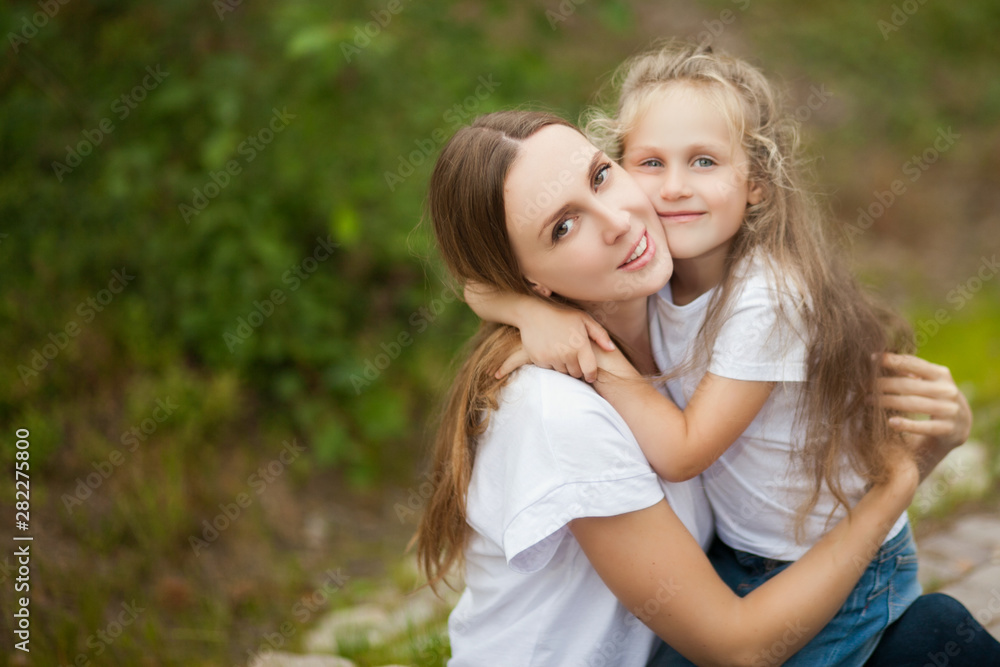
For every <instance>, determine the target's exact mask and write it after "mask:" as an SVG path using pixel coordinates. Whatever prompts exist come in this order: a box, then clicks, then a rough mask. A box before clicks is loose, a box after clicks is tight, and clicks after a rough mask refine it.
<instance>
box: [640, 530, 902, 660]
mask: <svg viewBox="0 0 1000 667" xmlns="http://www.w3.org/2000/svg"><path fill="white" fill-rule="evenodd" d="M708 557H709V560H711V561H712V565H713V566H715V569H716V572H718V574H719V576H720V577H721V578H722V580H723V581H725V582H726V584H728V585H729V587H730V588H732V589H733V590H734V591H735V592H736V593H737V595H739V596H740V597H743V596H745V595H746V594H747V593H749V592H750V591H752V590H754V589H755V588H757V587H758V586H760V585H761V584H763V583H764V582H765V581H767V580H768V579H770V578H771V577H773V576H775V575H776V574H778V573H779V572H781V571H782V570H784V569H785V568H787V567H788V566H789V565H791V563H790V562H788V561H779V560H774V559H771V558H764V557H762V556H756V555H754V554H750V553H747V552H745V551H736V550H734V549H731V548H730V547H728V546H727V545H725V544H723V543H722V542H721V541H720V540H719V539H718V538H716V540H715V541H714V542H713V543H712V546H711V548H710V549H709V551H708ZM920 591H921V589H920V583H919V581H918V580H917V553H916V547H915V545H914V542H913V536H912V534H911V533H910V527H909V526H907V527H906V528H904V529H903V530H902V531H900V533H899V535H896V536H895V537H894V538H892V539H891V540H890V541H889V542H887V543H886V544H884V545H882V548H881V549H880V550H879V552H878V554H877V555H876V556H875V558H874V559H873V560H872V562H871V563H870V564H869V565H868V566H867V568H866V569H865V572H864V574H862V575H861V579H860V580H859V581H858V584H857V585H856V586H855V587H854V590H853V591H852V592H851V594H850V596H848V598H847V601H846V602H845V603H844V605H843V606H842V607H841V608H840V611H839V612H837V615H836V616H834V618H833V620H831V621H830V623H829V624H828V625H827V626H826V627H825V628H823V629H822V630H820V631H819V634H817V635H816V637H814V638H813V639H812V641H810V642H809V643H808V644H806V645H805V646H804V647H802V649H801V650H800V651H799V652H798V653H796V654H795V655H793V656H792V657H790V658H788V660H787V661H786V662H785V663H784V664H785V665H795V666H799V667H803V666H804V667H813V666H815V665H824V666H833V665H837V666H840V667H861V665H864V664H865V661H866V660H867V659H868V657H869V656H870V655H871V654H872V652H873V651H874V650H875V647H876V646H877V645H878V642H879V639H880V638H881V637H882V633H883V632H884V631H885V629H886V627H887V626H888V625H889V624H890V623H892V622H893V621H895V620H896V619H898V618H899V617H900V616H901V615H902V614H903V612H905V611H906V609H907V607H909V606H910V604H912V603H913V601H914V600H916V599H917V598H918V597H919V596H920ZM804 631H805V629H804V628H801V627H799V626H798V625H797V624H796V623H795V621H790V622H789V623H788V632H789V633H791V635H795V633H797V632H804ZM766 653H767V654H766V655H763V654H762V655H761V656H760V657H761V660H760V663H761V664H774V662H776V661H778V660H780V659H783V658H785V657H786V655H787V644H785V643H784V642H782V641H777V642H775V645H774V646H773V647H771V649H770V650H769V651H768V652H766ZM649 664H650V665H656V667H667V666H674V665H677V666H680V665H685V666H686V665H691V664H693V663H691V662H689V661H687V660H686V659H684V658H682V657H681V656H680V655H679V654H677V653H676V652H675V651H673V650H672V649H670V648H669V647H667V646H666V645H665V644H664V645H663V646H661V647H660V648H659V649H658V650H657V651H656V652H655V653H654V655H653V657H652V658H651V659H650V663H649Z"/></svg>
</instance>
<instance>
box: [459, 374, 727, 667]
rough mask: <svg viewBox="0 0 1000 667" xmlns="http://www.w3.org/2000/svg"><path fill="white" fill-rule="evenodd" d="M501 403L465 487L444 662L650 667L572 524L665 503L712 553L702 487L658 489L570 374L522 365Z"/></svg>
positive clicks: (603, 406)
mask: <svg viewBox="0 0 1000 667" xmlns="http://www.w3.org/2000/svg"><path fill="white" fill-rule="evenodd" d="M501 398H502V400H501V403H500V406H499V408H498V409H497V410H496V411H495V412H493V413H492V414H491V415H490V422H489V426H488V428H487V431H486V433H485V434H484V435H483V436H482V438H481V439H480V442H479V445H478V448H477V450H476V459H475V464H474V466H473V470H472V479H471V482H470V484H469V493H468V502H467V511H468V522H469V524H470V525H471V526H472V529H473V532H472V534H471V536H470V540H469V543H468V546H467V548H466V552H465V558H466V571H465V585H466V588H465V591H464V592H463V593H462V596H461V598H460V599H459V602H458V605H457V606H456V607H455V609H454V611H453V612H452V614H451V617H450V618H449V621H448V631H449V634H450V637H451V650H452V658H451V661H450V662H449V663H448V664H449V665H451V666H452V667H465V666H467V665H487V666H490V667H492V666H493V665H518V666H521V665H546V666H558V665H565V666H566V667H584V666H586V665H616V666H618V665H620V666H624V667H628V666H631V665H636V666H638V665H645V664H646V661H647V660H648V659H649V654H650V650H651V648H652V646H653V640H654V635H653V633H652V631H651V630H649V629H648V628H647V627H646V626H645V625H644V624H643V623H642V622H641V621H639V620H638V619H637V618H636V617H635V616H634V615H633V614H632V613H630V612H629V610H626V609H625V608H624V607H623V606H622V605H621V603H620V602H619V601H618V599H617V598H615V596H614V595H613V594H612V593H611V591H610V590H608V588H607V587H606V586H605V585H604V582H602V581H601V578H600V577H599V576H598V575H597V572H596V571H595V570H594V568H593V567H592V566H591V564H590V561H588V560H587V556H586V554H584V552H583V550H582V549H581V548H580V545H579V543H578V542H577V541H576V539H575V538H574V537H573V534H572V533H571V532H570V530H569V527H568V524H569V522H570V521H572V520H573V519H576V518H581V517H593V516H616V515H618V514H624V513H626V512H633V511H636V510H640V509H644V508H646V507H650V506H652V505H654V504H656V503H657V502H659V501H660V500H662V499H663V498H664V496H666V498H667V500H668V501H669V502H670V505H671V507H672V508H673V510H674V512H676V513H677V515H678V517H679V518H680V519H681V521H683V523H684V525H685V526H687V528H688V530H689V531H691V532H692V534H693V535H694V536H695V538H696V539H697V540H698V542H699V543H700V544H701V545H702V548H704V549H707V547H708V544H709V542H710V540H711V538H712V515H711V510H710V509H709V506H708V501H707V499H706V498H705V494H704V490H703V488H702V486H701V480H700V479H699V478H696V479H694V480H691V481H689V482H685V483H683V484H667V483H665V482H661V480H660V479H659V478H658V477H657V476H656V474H655V473H654V472H653V471H652V469H651V468H650V467H649V463H648V462H647V461H646V459H645V457H644V456H643V454H642V450H640V449H639V445H638V443H637V442H636V441H635V438H633V436H632V433H631V431H629V429H628V427H627V426H626V425H625V422H624V421H623V420H622V418H621V417H620V416H619V415H618V413H617V412H615V411H614V409H613V408H612V407H611V405H610V404H609V403H608V402H607V401H605V400H604V399H603V398H601V397H600V396H599V395H598V394H597V392H596V391H594V389H593V388H592V387H590V385H588V384H586V383H584V382H582V381H580V380H576V379H574V378H572V377H569V376H568V375H563V374H561V373H557V372H555V371H550V370H543V369H539V368H536V367H534V366H524V367H522V368H521V369H520V370H518V371H517V373H516V374H515V375H514V377H513V378H511V380H510V382H509V383H508V385H507V387H505V388H504V390H503V393H502V396H501ZM650 595H651V599H655V595H656V591H650Z"/></svg>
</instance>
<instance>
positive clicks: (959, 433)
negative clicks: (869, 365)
mask: <svg viewBox="0 0 1000 667" xmlns="http://www.w3.org/2000/svg"><path fill="white" fill-rule="evenodd" d="M882 366H883V367H884V368H886V369H887V370H889V371H891V372H892V373H893V375H892V376H887V377H882V378H880V379H879V380H878V389H879V394H880V396H881V399H882V405H883V406H884V407H886V408H890V409H892V410H898V411H900V412H903V413H909V414H914V415H926V416H927V417H929V418H928V419H922V420H918V419H911V418H908V417H901V416H895V417H891V418H890V419H889V426H890V427H892V428H893V429H894V430H896V431H899V432H900V433H904V434H907V435H908V436H910V437H909V439H908V442H909V443H910V444H911V446H912V447H913V448H914V450H915V451H914V454H915V455H916V456H917V458H918V461H919V462H920V467H921V473H922V474H923V475H926V474H927V473H928V472H930V470H931V469H933V468H934V466H935V465H937V464H938V463H939V462H940V461H941V459H943V458H944V456H945V455H946V454H947V453H948V452H950V451H951V450H952V449H955V448H956V447H958V446H959V445H961V444H962V443H964V442H965V441H966V440H967V439H968V438H969V431H970V429H971V428H972V409H971V408H969V402H968V401H967V400H965V396H964V395H963V394H962V392H961V391H960V390H959V389H958V385H956V384H955V380H953V379H952V377H951V371H949V370H948V368H947V367H946V366H938V365H937V364H932V363H930V362H929V361H924V360H923V359H920V358H918V357H914V356H912V355H908V354H884V355H882ZM914 436H915V437H914Z"/></svg>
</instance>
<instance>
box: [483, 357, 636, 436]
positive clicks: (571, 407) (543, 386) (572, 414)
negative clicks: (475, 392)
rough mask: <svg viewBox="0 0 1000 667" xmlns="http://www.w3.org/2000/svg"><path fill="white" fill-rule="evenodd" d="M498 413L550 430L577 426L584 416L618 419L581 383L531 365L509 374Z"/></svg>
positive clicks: (616, 415)
mask: <svg viewBox="0 0 1000 667" xmlns="http://www.w3.org/2000/svg"><path fill="white" fill-rule="evenodd" d="M498 411H505V412H507V413H508V415H511V416H514V415H516V416H517V417H518V418H520V419H530V420H537V421H539V422H544V423H545V424H546V425H548V426H550V427H555V426H558V425H561V424H570V425H572V424H577V423H579V421H580V420H581V419H585V418H586V416H587V415H592V416H593V417H596V416H601V417H605V418H612V419H614V418H618V420H620V417H619V416H618V413H617V412H615V409H614V408H613V407H611V404H610V403H608V402H607V401H606V400H604V399H603V398H602V397H601V395H600V394H598V393H597V391H596V390H595V389H594V388H593V387H592V386H590V385H589V384H587V383H586V382H584V381H583V380H578V379H576V378H574V377H572V376H570V375H566V374H565V373H560V372H558V371H554V370H549V369H546V368H539V367H537V366H534V365H531V364H528V365H525V366H522V367H521V368H519V369H518V370H517V371H516V372H515V373H514V374H513V377H511V379H510V381H509V382H508V383H507V386H506V387H504V390H503V392H502V393H501V397H500V405H499V406H498Z"/></svg>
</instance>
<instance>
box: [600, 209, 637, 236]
mask: <svg viewBox="0 0 1000 667" xmlns="http://www.w3.org/2000/svg"><path fill="white" fill-rule="evenodd" d="M602 217H603V218H604V229H603V235H604V242H605V243H607V244H608V245H614V244H615V243H616V242H617V241H618V239H619V238H621V237H622V236H624V235H625V234H628V231H629V230H630V229H631V228H632V216H631V215H630V214H629V212H628V211H626V210H624V209H612V208H609V209H607V210H606V211H605V213H604V215H603V216H602Z"/></svg>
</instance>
